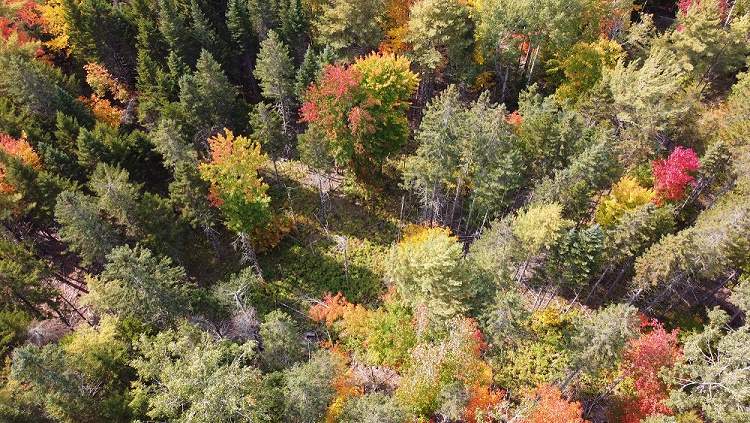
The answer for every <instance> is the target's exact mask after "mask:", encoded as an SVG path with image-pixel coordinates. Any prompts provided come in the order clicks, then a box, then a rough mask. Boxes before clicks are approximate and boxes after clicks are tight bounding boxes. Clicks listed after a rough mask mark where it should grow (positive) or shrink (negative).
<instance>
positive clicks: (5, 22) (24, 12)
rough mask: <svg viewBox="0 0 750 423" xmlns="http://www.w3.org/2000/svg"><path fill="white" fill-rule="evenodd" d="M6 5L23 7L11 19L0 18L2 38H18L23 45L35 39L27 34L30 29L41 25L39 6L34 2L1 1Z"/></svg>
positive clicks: (0, 34)
mask: <svg viewBox="0 0 750 423" xmlns="http://www.w3.org/2000/svg"><path fill="white" fill-rule="evenodd" d="M0 1H2V2H3V3H5V4H6V5H9V6H14V7H15V6H17V5H18V4H19V3H23V5H22V6H21V7H20V8H19V9H18V10H17V11H16V14H15V16H13V17H11V18H7V17H0V36H2V37H3V39H5V40H7V39H8V38H10V36H11V35H13V34H16V35H17V36H18V42H19V43H20V44H21V45H23V44H26V43H27V42H29V41H34V38H33V37H32V36H31V35H29V33H28V32H27V31H28V29H29V28H33V27H35V26H38V25H41V16H40V15H39V11H38V10H37V4H36V2H34V1H17V0H0Z"/></svg>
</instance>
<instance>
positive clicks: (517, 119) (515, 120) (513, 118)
mask: <svg viewBox="0 0 750 423" xmlns="http://www.w3.org/2000/svg"><path fill="white" fill-rule="evenodd" d="M505 120H506V121H507V122H508V123H509V124H511V125H513V126H520V125H521V124H522V123H523V116H521V114H520V113H518V110H516V111H514V112H513V113H511V114H509V115H508V117H506V118H505Z"/></svg>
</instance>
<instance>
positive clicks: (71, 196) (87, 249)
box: [55, 191, 121, 265]
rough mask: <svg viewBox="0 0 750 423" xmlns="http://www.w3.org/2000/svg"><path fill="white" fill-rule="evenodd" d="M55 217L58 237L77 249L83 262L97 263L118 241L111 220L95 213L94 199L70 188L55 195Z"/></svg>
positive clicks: (118, 238)
mask: <svg viewBox="0 0 750 423" xmlns="http://www.w3.org/2000/svg"><path fill="white" fill-rule="evenodd" d="M55 220H56V221H57V222H58V223H59V224H60V239H62V240H63V241H65V242H66V243H67V244H68V245H69V248H70V249H71V250H73V251H75V252H76V253H78V254H79V255H80V257H81V259H82V260H83V262H84V264H89V265H91V264H99V263H102V262H103V261H104V257H105V256H106V255H107V254H108V253H109V252H110V250H111V249H112V248H114V247H115V246H116V245H118V244H119V243H120V242H121V237H120V236H119V235H118V233H117V231H116V230H115V228H114V227H113V226H112V224H111V223H110V222H109V221H107V220H106V219H103V218H102V217H101V216H100V214H99V209H98V207H97V204H96V200H95V199H94V198H92V197H91V196H88V195H86V194H83V193H80V192H77V191H74V192H71V191H64V192H62V193H60V195H59V196H58V197H57V204H56V205H55Z"/></svg>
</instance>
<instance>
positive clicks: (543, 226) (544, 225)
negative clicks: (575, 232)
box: [513, 203, 573, 253]
mask: <svg viewBox="0 0 750 423" xmlns="http://www.w3.org/2000/svg"><path fill="white" fill-rule="evenodd" d="M572 224H573V222H571V221H570V220H567V219H563V218H562V206H561V205H559V204H557V203H552V204H542V205H536V206H532V207H531V208H529V209H528V210H526V211H522V212H520V213H519V214H518V216H516V220H515V221H514V222H513V233H514V234H515V235H516V236H517V237H518V239H519V240H521V242H522V243H523V244H524V246H525V247H526V249H527V250H528V251H529V252H530V253H534V252H537V251H539V250H540V249H541V248H542V247H546V248H549V247H550V246H551V245H552V244H554V242H555V241H557V239H558V238H559V237H560V235H561V233H562V231H563V230H565V229H567V228H569V227H570V226H572Z"/></svg>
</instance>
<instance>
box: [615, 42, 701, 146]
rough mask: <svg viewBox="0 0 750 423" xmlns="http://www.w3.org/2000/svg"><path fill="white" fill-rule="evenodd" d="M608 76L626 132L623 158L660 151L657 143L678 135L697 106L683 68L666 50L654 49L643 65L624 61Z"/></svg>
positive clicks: (619, 120)
mask: <svg viewBox="0 0 750 423" xmlns="http://www.w3.org/2000/svg"><path fill="white" fill-rule="evenodd" d="M604 75H605V76H604V83H605V84H606V85H607V86H608V90H609V91H610V93H611V96H612V107H613V109H614V110H613V115H614V118H615V121H616V122H618V124H619V125H622V126H624V127H625V129H626V133H625V134H624V135H623V138H624V141H626V143H625V144H624V145H623V149H626V150H629V151H623V152H622V153H621V154H623V155H624V156H625V157H631V158H632V157H635V159H631V161H633V160H637V158H638V157H643V156H646V155H648V154H650V153H651V152H652V151H653V150H654V149H656V148H657V147H659V145H658V144H654V140H659V139H660V137H661V136H663V135H668V134H671V133H674V132H675V131H676V130H677V129H676V127H677V125H678V123H681V122H682V119H684V118H685V117H686V116H687V114H688V113H689V112H690V110H691V109H692V107H693V105H694V103H695V98H696V97H695V92H694V91H691V90H690V89H686V87H685V79H686V74H685V70H684V66H683V64H682V63H681V62H680V60H679V59H678V58H677V57H676V56H675V54H674V53H672V52H670V51H669V50H666V49H664V48H659V47H654V48H653V49H652V50H651V51H650V53H649V55H648V57H647V58H646V59H645V60H643V61H641V60H634V61H633V62H630V63H628V64H627V65H626V64H625V62H624V61H622V60H620V61H619V62H618V63H617V65H616V66H615V67H614V69H612V70H611V71H610V70H607V71H605V73H604ZM633 87H642V88H641V89H639V90H633V89H632V88H633Z"/></svg>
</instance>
